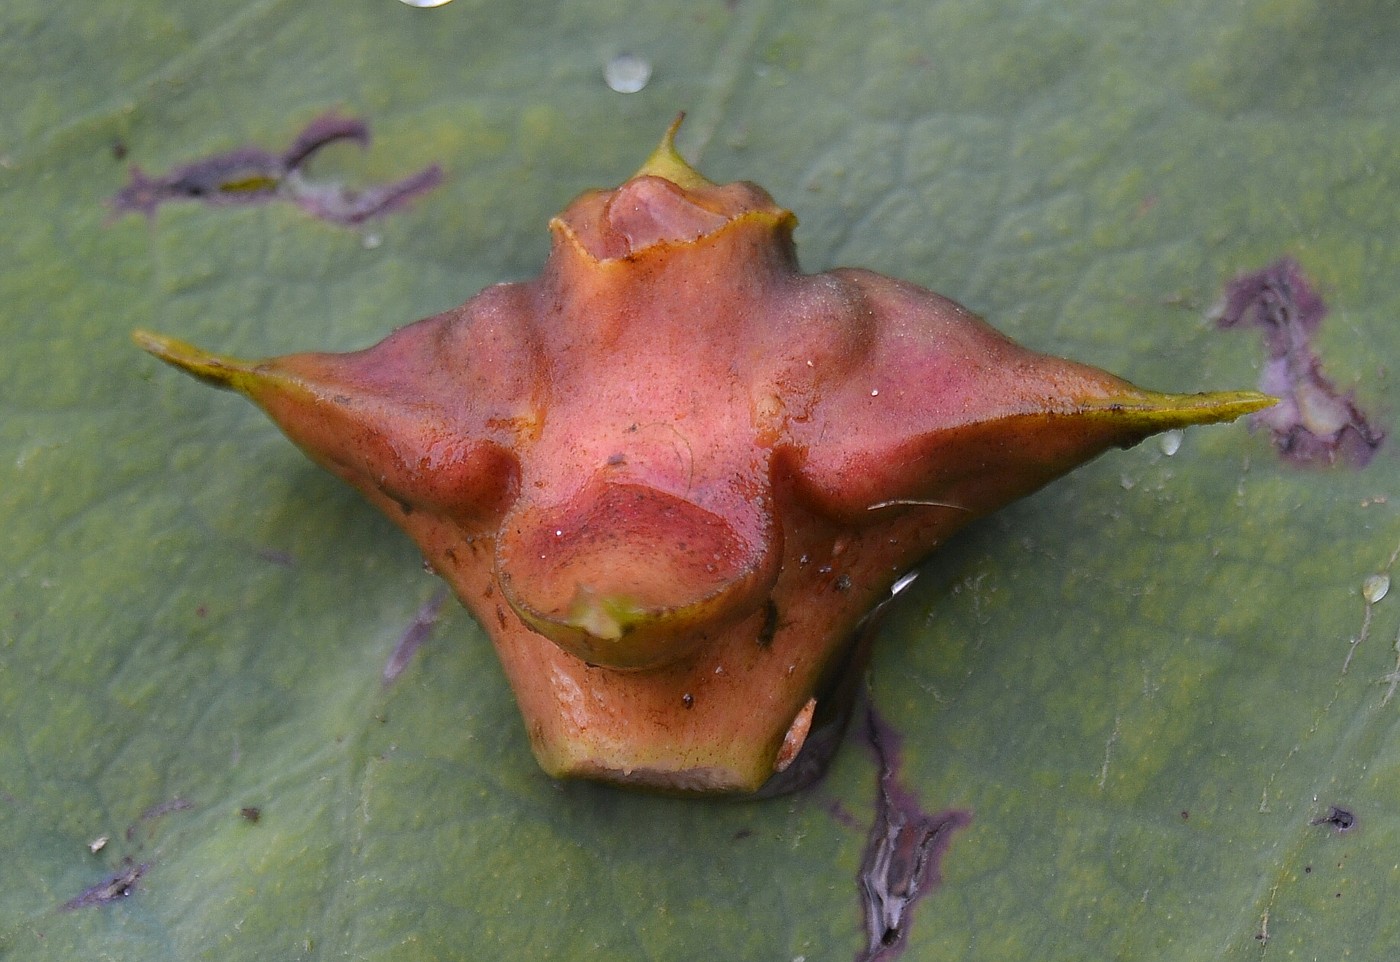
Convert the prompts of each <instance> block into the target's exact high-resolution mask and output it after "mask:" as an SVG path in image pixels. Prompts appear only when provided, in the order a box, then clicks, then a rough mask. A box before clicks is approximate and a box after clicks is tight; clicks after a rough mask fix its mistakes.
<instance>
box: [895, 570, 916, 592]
mask: <svg viewBox="0 0 1400 962" xmlns="http://www.w3.org/2000/svg"><path fill="white" fill-rule="evenodd" d="M918 577H919V573H918V572H917V571H906V572H905V573H904V574H902V575H900V576H899V580H897V581H896V582H895V583H894V584H892V585H890V594H892V595H897V594H899V593H900V592H901V591H903V590H904V589H905V588H908V587H909V586H910V585H912V584H913V583H914V579H916V578H918Z"/></svg>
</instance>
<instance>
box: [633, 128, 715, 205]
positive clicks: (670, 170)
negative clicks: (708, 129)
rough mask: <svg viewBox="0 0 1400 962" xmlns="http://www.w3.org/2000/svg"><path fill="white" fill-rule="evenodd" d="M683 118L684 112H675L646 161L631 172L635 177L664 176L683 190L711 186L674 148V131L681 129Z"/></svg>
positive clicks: (711, 183)
mask: <svg viewBox="0 0 1400 962" xmlns="http://www.w3.org/2000/svg"><path fill="white" fill-rule="evenodd" d="M683 120H685V112H684V111H682V112H681V113H679V114H676V119H675V120H673V121H671V126H669V127H667V128H666V133H665V134H664V135H663V136H662V137H661V143H660V144H658V145H657V147H656V149H655V150H654V151H652V153H651V156H650V157H648V158H647V159H646V163H644V164H642V166H641V168H640V169H639V170H638V171H637V172H636V173H635V174H633V175H632V176H633V178H634V179H635V178H637V177H648V176H650V177H664V178H665V179H666V180H669V181H670V182H671V183H673V184H675V185H676V186H677V187H681V188H683V189H685V190H699V189H701V188H703V187H713V186H714V183H713V182H711V181H709V180H707V179H705V177H703V176H702V175H701V174H700V173H699V172H698V171H697V170H696V169H695V168H694V167H691V166H690V165H689V164H688V163H686V162H685V158H684V157H682V156H681V155H680V151H678V150H676V132H677V131H678V130H680V129H681V121H683Z"/></svg>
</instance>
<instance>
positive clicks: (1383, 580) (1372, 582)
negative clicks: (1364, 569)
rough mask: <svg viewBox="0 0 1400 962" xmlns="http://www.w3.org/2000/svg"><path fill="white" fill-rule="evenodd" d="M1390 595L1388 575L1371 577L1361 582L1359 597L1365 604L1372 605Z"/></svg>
mask: <svg viewBox="0 0 1400 962" xmlns="http://www.w3.org/2000/svg"><path fill="white" fill-rule="evenodd" d="M1389 593H1390V575H1371V576H1370V577H1369V578H1367V579H1366V580H1365V581H1363V582H1361V597H1363V598H1365V599H1366V604H1368V605H1374V604H1375V603H1376V602H1378V601H1380V600H1381V599H1382V598H1384V597H1385V596H1386V595H1387V594H1389Z"/></svg>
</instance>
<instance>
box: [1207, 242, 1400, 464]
mask: <svg viewBox="0 0 1400 962" xmlns="http://www.w3.org/2000/svg"><path fill="white" fill-rule="evenodd" d="M1326 315H1327V305H1326V304H1324V303H1323V301H1322V298H1321V296H1319V295H1318V293H1317V292H1316V291H1315V290H1314V289H1313V287H1312V285H1311V284H1309V283H1308V280H1307V278H1306V277H1304V276H1303V271H1302V269H1301V268H1300V267H1299V266H1298V262H1297V261H1295V260H1293V259H1292V258H1291V257H1283V258H1280V259H1279V260H1276V261H1274V262H1273V263H1272V264H1270V265H1269V266H1268V267H1265V268H1263V269H1262V270H1258V271H1253V272H1251V273H1248V274H1241V275H1240V276H1239V277H1236V278H1235V279H1234V280H1233V281H1231V282H1230V283H1229V284H1228V285H1227V286H1226V288H1225V294H1224V296H1223V297H1222V298H1221V300H1220V302H1219V303H1218V304H1217V305H1216V306H1215V307H1214V308H1213V309H1212V310H1211V316H1212V318H1213V319H1214V320H1215V322H1216V323H1217V324H1218V325H1219V326H1220V327H1222V328H1228V327H1238V326H1241V325H1251V326H1254V327H1258V328H1259V329H1260V330H1261V331H1262V332H1263V335H1264V347H1265V349H1266V350H1267V351H1268V359H1267V360H1266V361H1265V362H1264V370H1263V372H1262V373H1261V374H1260V376H1259V388H1260V390H1262V391H1265V392H1267V393H1269V394H1273V395H1275V396H1277V397H1278V398H1279V403H1278V404H1275V405H1274V406H1273V407H1271V408H1267V409H1266V410H1263V411H1260V412H1258V413H1257V414H1251V415H1250V424H1251V425H1252V426H1255V427H1260V426H1262V427H1265V428H1267V429H1268V430H1269V433H1270V434H1271V436H1272V437H1273V442H1274V447H1276V448H1277V449H1278V451H1279V453H1280V454H1281V455H1283V457H1284V458H1286V459H1287V460H1289V461H1291V462H1293V463H1295V464H1334V463H1336V462H1338V461H1341V462H1343V463H1346V464H1350V465H1352V466H1354V467H1358V468H1360V467H1364V466H1365V465H1366V464H1367V463H1368V462H1369V461H1370V460H1371V457H1372V456H1373V455H1374V454H1375V453H1376V449H1377V448H1379V447H1380V444H1381V441H1382V440H1383V439H1384V438H1385V434H1384V432H1382V431H1380V430H1378V429H1376V428H1373V427H1372V426H1371V425H1370V423H1369V422H1368V421H1367V420H1366V416H1365V415H1364V414H1362V413H1361V410H1360V408H1358V407H1357V406H1356V403H1355V401H1354V400H1353V398H1352V395H1351V394H1350V392H1348V393H1346V394H1342V393H1340V392H1338V390H1337V388H1336V387H1335V386H1334V385H1333V384H1332V382H1331V381H1329V380H1328V379H1327V378H1326V376H1324V375H1323V373H1322V361H1321V359H1320V358H1319V357H1318V356H1317V354H1316V353H1315V352H1314V351H1313V348H1312V343H1311V338H1312V337H1313V335H1314V334H1316V333H1317V330H1318V327H1319V326H1320V325H1321V323H1322V319H1323V317H1325V316H1326Z"/></svg>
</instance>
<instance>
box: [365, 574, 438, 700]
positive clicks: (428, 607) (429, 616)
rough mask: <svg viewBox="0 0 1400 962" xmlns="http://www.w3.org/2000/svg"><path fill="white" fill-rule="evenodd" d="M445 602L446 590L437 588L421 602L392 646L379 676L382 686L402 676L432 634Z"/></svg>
mask: <svg viewBox="0 0 1400 962" xmlns="http://www.w3.org/2000/svg"><path fill="white" fill-rule="evenodd" d="M446 600H447V589H446V588H439V589H438V590H437V591H435V592H433V594H432V597H430V598H429V599H428V600H427V601H425V602H423V605H422V607H420V608H419V609H418V613H417V614H415V615H414V616H413V620H412V621H411V622H409V624H408V627H407V628H405V629H404V632H403V634H402V635H400V636H399V640H398V643H397V644H395V645H394V650H393V651H392V652H391V653H390V654H389V660H388V661H386V662H385V663H384V671H383V673H382V675H381V677H382V679H383V682H384V684H386V685H388V684H390V683H392V682H393V681H394V679H396V678H398V677H399V675H401V674H403V671H404V669H405V668H407V667H408V663H409V662H410V661H412V660H413V655H414V654H415V653H416V652H417V651H418V649H419V647H421V646H422V644H423V642H425V641H427V640H428V636H429V635H431V634H432V633H433V627H434V626H435V625H437V622H438V618H439V617H440V616H441V614H442V605H443V602H445V601H446Z"/></svg>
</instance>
